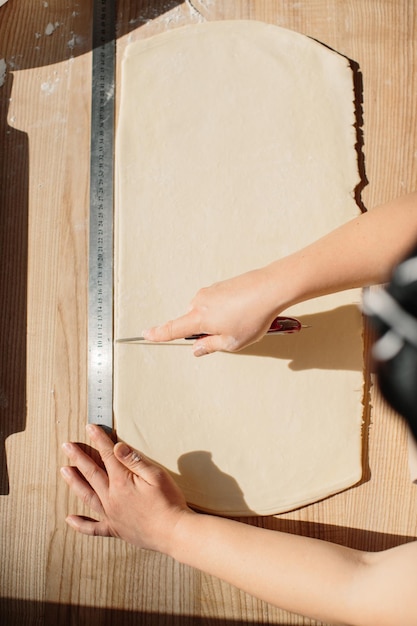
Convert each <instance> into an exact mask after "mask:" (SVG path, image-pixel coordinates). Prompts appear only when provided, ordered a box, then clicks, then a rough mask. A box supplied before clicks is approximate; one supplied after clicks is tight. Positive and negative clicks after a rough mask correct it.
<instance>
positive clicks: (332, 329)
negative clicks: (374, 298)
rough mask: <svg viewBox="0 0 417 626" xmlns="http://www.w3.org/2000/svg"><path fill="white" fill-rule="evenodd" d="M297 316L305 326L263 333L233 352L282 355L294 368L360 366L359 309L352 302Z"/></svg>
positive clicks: (333, 368)
mask: <svg viewBox="0 0 417 626" xmlns="http://www.w3.org/2000/svg"><path fill="white" fill-rule="evenodd" d="M298 319H299V320H300V322H301V323H302V324H303V325H306V326H309V328H303V329H301V331H300V332H299V333H294V334H288V335H267V336H265V337H263V338H262V339H261V341H259V342H258V343H255V344H252V345H251V346H248V347H247V348H245V349H243V350H241V351H240V352H238V353H236V354H235V355H234V356H252V357H257V356H259V357H270V358H272V359H284V360H287V361H289V364H288V367H289V368H290V369H292V370H294V371H298V370H307V369H324V370H350V371H361V370H363V347H362V343H361V342H360V341H358V332H359V333H360V328H361V326H360V325H361V312H360V310H359V308H358V307H357V306H356V305H353V304H352V305H346V306H342V307H339V308H337V309H333V310H330V311H324V312H322V313H315V314H311V315H302V316H299V317H298Z"/></svg>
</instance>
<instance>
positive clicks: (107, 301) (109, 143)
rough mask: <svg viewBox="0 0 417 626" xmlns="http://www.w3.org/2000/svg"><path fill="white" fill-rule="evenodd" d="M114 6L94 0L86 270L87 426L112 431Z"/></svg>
mask: <svg viewBox="0 0 417 626" xmlns="http://www.w3.org/2000/svg"><path fill="white" fill-rule="evenodd" d="M115 4H116V0H94V13H93V53H92V54H93V67H92V101H91V163H90V240H89V270H88V421H89V423H93V424H100V425H101V426H103V427H104V428H105V429H106V430H112V429H113V205H114V180H113V176H114V121H115V113H114V97H115V96H114V92H115V53H116V42H115V22H116V10H115Z"/></svg>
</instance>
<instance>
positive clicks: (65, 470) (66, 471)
mask: <svg viewBox="0 0 417 626" xmlns="http://www.w3.org/2000/svg"><path fill="white" fill-rule="evenodd" d="M60 472H61V474H62V475H63V476H65V477H66V478H69V476H70V475H71V470H70V468H69V467H67V466H66V467H61V470H60Z"/></svg>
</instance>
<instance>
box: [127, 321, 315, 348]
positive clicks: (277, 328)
mask: <svg viewBox="0 0 417 626" xmlns="http://www.w3.org/2000/svg"><path fill="white" fill-rule="evenodd" d="M302 328H306V326H303V325H302V324H301V322H300V321H299V320H297V319H296V318H295V317H280V316H279V317H276V318H275V319H274V321H273V322H272V324H271V326H270V327H269V330H268V331H267V335H282V334H289V333H297V332H299V331H300V330H301V329H302ZM202 337H208V333H199V334H196V335H190V336H189V337H184V339H186V340H188V341H193V340H195V339H201V338H202ZM140 341H146V342H147V341H148V340H147V339H145V337H126V338H124V339H116V343H136V342H140ZM149 343H154V344H157V343H158V342H156V341H155V342H154V341H152V342H151V341H149ZM160 343H168V342H160Z"/></svg>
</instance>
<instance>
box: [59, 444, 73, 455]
mask: <svg viewBox="0 0 417 626" xmlns="http://www.w3.org/2000/svg"><path fill="white" fill-rule="evenodd" d="M61 447H62V449H63V451H64V452H65V453H66V454H69V453H70V452H71V444H70V443H63V444H62V446H61Z"/></svg>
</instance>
